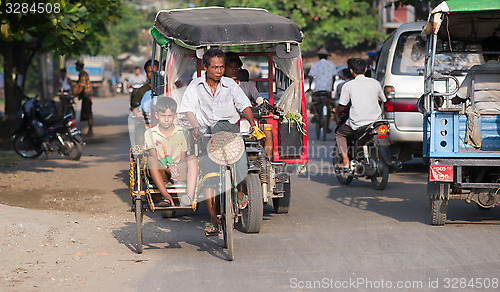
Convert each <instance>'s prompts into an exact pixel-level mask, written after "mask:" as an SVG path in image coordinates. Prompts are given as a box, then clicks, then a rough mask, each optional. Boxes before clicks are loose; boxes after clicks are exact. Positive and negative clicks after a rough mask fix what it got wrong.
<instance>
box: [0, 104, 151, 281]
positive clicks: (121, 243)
mask: <svg viewBox="0 0 500 292" xmlns="http://www.w3.org/2000/svg"><path fill="white" fill-rule="evenodd" d="M126 101H127V98H126V97H115V98H106V99H99V100H95V101H94V116H95V120H96V125H95V132H96V135H95V136H94V137H90V138H86V142H87V144H86V145H85V146H84V155H83V156H82V158H81V161H77V162H75V161H69V160H66V159H64V158H63V157H60V156H59V155H58V154H53V155H51V156H49V157H40V158H38V159H34V160H27V159H20V158H18V157H17V156H16V154H15V153H14V152H13V151H11V150H6V151H2V152H1V153H0V154H1V155H0V254H1V257H0V276H1V277H0V290H2V291H62V290H65V291H66V290H68V288H69V289H77V290H78V291H87V290H94V289H96V288H97V289H99V288H103V287H106V286H107V287H113V282H114V281H117V282H120V283H121V284H125V283H126V282H127V281H130V278H128V277H124V276H121V277H110V276H111V275H114V274H115V272H117V271H119V270H124V269H126V268H127V267H130V265H137V264H140V263H141V262H143V261H147V260H148V258H147V257H144V256H140V257H139V256H138V255H137V254H136V253H135V252H133V242H135V222H134V221H133V215H132V213H130V212H127V211H128V210H129V209H130V204H129V193H128V148H129V140H128V128H127V113H128V109H127V102H126ZM83 131H84V132H85V129H83ZM103 283H106V284H105V285H104V284H103ZM135 290H136V289H135V288H132V287H131V289H130V291H135Z"/></svg>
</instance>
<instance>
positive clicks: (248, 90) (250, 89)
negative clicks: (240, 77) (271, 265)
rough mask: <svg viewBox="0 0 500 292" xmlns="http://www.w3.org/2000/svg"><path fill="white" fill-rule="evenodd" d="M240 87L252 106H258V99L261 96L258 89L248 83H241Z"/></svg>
mask: <svg viewBox="0 0 500 292" xmlns="http://www.w3.org/2000/svg"><path fill="white" fill-rule="evenodd" d="M240 87H241V89H242V90H243V92H244V93H245V94H246V95H247V97H248V99H250V102H251V103H252V105H255V104H257V98H258V97H259V96H260V93H259V91H258V90H257V87H255V85H253V83H250V82H247V81H240Z"/></svg>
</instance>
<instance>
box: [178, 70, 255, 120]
mask: <svg viewBox="0 0 500 292" xmlns="http://www.w3.org/2000/svg"><path fill="white" fill-rule="evenodd" d="M251 106H252V105H251V104H250V100H249V99H248V97H247V96H246V95H245V93H244V92H243V90H242V89H241V88H240V86H239V85H238V84H236V82H235V81H234V80H233V79H231V78H228V77H224V76H223V77H222V78H221V80H220V82H219V84H218V85H217V89H216V90H215V94H212V90H211V89H210V87H209V86H208V84H207V81H206V74H203V75H202V76H201V77H198V78H195V79H193V80H192V81H191V83H189V85H188V86H187V88H186V91H185V92H184V96H183V97H182V101H181V105H180V107H179V113H185V112H192V113H193V114H194V115H195V117H196V119H197V120H198V123H199V124H200V126H202V127H203V126H204V127H213V126H215V124H217V122H218V121H229V122H230V123H231V124H236V123H237V122H238V120H239V119H240V115H239V114H238V111H239V112H243V110H244V109H245V108H247V107H251ZM237 110H238V111H237Z"/></svg>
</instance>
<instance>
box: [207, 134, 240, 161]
mask: <svg viewBox="0 0 500 292" xmlns="http://www.w3.org/2000/svg"><path fill="white" fill-rule="evenodd" d="M244 152H245V142H243V139H242V138H241V137H239V136H238V135H236V134H235V133H232V132H226V131H223V132H218V133H215V134H214V135H212V138H211V139H210V141H208V145H207V154H208V157H209V158H210V159H211V160H212V161H213V162H215V163H217V164H219V165H228V164H232V163H235V162H236V161H238V160H239V159H240V158H241V156H242V155H243V153H244Z"/></svg>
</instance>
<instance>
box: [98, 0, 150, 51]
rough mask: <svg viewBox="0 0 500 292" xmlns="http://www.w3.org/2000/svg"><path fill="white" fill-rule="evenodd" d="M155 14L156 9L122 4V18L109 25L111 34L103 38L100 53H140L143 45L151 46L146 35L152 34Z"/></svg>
mask: <svg viewBox="0 0 500 292" xmlns="http://www.w3.org/2000/svg"><path fill="white" fill-rule="evenodd" d="M155 15H156V11H155V10H138V9H136V7H135V5H132V4H124V5H122V18H121V20H120V21H119V22H117V23H116V24H114V25H111V26H108V30H109V35H108V36H106V37H105V38H103V42H102V44H103V45H102V49H101V50H100V54H103V55H112V56H113V57H116V56H118V55H119V54H121V53H123V52H128V53H139V49H140V48H141V47H143V46H145V45H147V46H149V45H150V43H147V42H146V41H145V39H144V36H145V35H149V36H150V32H149V30H150V28H151V26H152V25H153V23H154V19H155Z"/></svg>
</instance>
